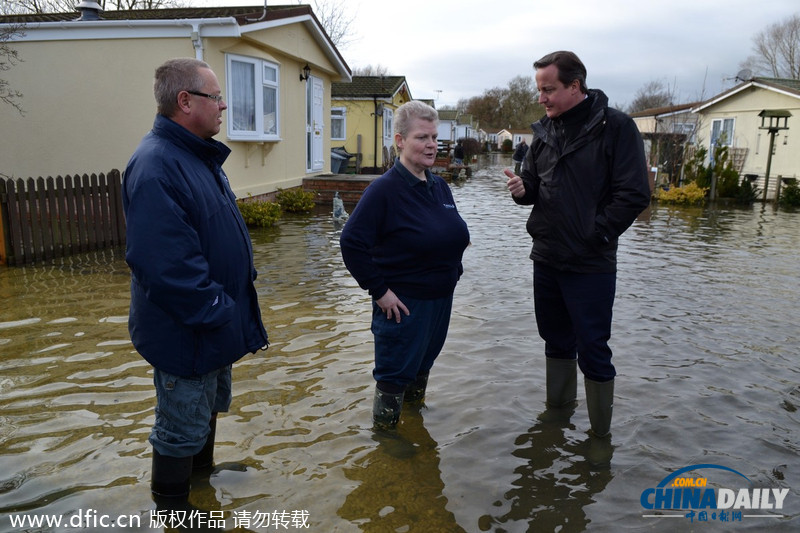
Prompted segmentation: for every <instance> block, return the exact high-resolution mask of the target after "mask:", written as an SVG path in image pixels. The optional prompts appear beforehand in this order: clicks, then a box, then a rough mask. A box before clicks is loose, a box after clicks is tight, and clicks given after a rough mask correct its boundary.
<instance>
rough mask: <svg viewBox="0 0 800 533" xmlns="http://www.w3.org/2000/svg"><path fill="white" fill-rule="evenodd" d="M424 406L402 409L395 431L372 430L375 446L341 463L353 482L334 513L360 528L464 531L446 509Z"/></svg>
mask: <svg viewBox="0 0 800 533" xmlns="http://www.w3.org/2000/svg"><path fill="white" fill-rule="evenodd" d="M423 411H424V408H423ZM423 411H418V410H417V411H415V410H414V409H405V410H404V413H403V419H402V420H401V422H400V423H399V424H398V427H397V431H396V432H394V431H389V432H381V431H378V432H376V433H375V434H374V435H373V440H374V441H375V442H376V443H377V446H376V447H370V448H367V449H366V450H364V453H360V454H358V457H357V458H354V460H353V461H352V464H351V465H350V466H348V467H346V468H345V469H344V475H345V476H346V477H347V479H348V480H350V481H351V482H352V483H351V484H352V485H353V488H352V491H351V492H349V494H348V495H347V497H346V499H345V501H344V504H343V505H342V507H341V508H340V509H339V510H338V514H339V516H341V517H342V518H344V519H345V520H347V521H348V522H351V523H353V524H357V525H358V526H359V528H360V529H361V530H362V531H368V532H375V533H378V532H383V531H417V530H419V531H448V532H453V533H458V532H463V531H464V529H463V528H462V527H461V526H459V525H458V523H457V522H456V519H455V516H454V515H453V513H452V511H449V510H448V509H447V504H448V501H447V498H446V497H445V496H444V494H443V490H444V483H443V482H442V479H441V471H440V468H439V452H438V444H437V443H436V441H434V440H433V438H432V437H431V435H430V433H429V432H428V430H426V429H425V426H424V423H423ZM398 473H402V475H398Z"/></svg>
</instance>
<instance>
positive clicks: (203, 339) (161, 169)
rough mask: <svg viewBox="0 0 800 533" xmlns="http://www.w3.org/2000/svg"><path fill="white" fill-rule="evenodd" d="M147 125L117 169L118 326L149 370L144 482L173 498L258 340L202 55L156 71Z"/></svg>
mask: <svg viewBox="0 0 800 533" xmlns="http://www.w3.org/2000/svg"><path fill="white" fill-rule="evenodd" d="M154 93H155V98H156V102H157V104H158V114H157V115H156V119H155V123H154V124H153V129H152V130H151V131H150V133H148V134H147V135H146V136H145V137H144V139H142V142H141V143H140V145H139V147H138V148H137V149H136V151H135V152H134V154H133V156H132V157H131V159H130V161H129V163H128V166H127V169H126V170H125V175H124V180H123V187H122V189H123V190H122V199H123V207H124V209H125V216H126V220H127V251H126V255H125V259H126V261H127V263H128V265H129V266H130V269H131V305H130V317H129V322H128V329H129V331H130V335H131V340H132V341H133V344H134V346H135V347H136V350H137V351H138V352H139V353H140V354H141V355H142V357H144V358H145V359H146V360H147V361H148V362H149V363H150V364H151V365H152V366H153V368H154V383H155V388H156V398H157V403H156V418H155V424H154V426H153V430H152V433H151V434H150V442H151V443H152V445H153V472H152V478H151V490H152V492H153V494H154V495H155V496H162V497H174V498H184V497H186V496H187V495H188V492H189V477H190V475H191V472H192V469H193V468H194V469H195V470H196V469H198V468H204V467H209V466H210V465H211V464H212V460H213V449H214V438H215V432H216V416H217V413H218V412H224V411H227V410H228V408H229V406H230V403H231V398H232V394H231V364H232V363H233V362H235V361H237V360H238V359H240V358H241V357H243V356H244V355H245V354H247V353H250V352H256V351H258V350H259V349H266V347H267V345H268V339H267V332H266V330H265V329H264V325H263V324H262V322H261V311H260V309H259V305H258V299H257V295H256V291H255V287H254V285H253V280H255V278H256V270H255V267H254V265H253V251H252V247H251V243H250V236H249V233H248V231H247V227H246V225H245V223H244V221H243V220H242V217H241V215H240V213H239V210H238V207H237V205H236V198H235V196H234V194H233V192H232V191H231V189H230V186H229V184H228V179H227V177H226V176H225V173H224V172H223V171H222V163H223V162H224V161H225V159H226V158H227V156H228V154H229V153H230V149H229V148H228V147H226V146H225V145H224V144H222V143H221V142H219V141H216V140H214V139H212V137H213V136H214V135H216V134H217V133H219V129H220V125H221V124H222V118H221V116H222V111H223V110H225V109H226V108H227V106H226V105H225V102H224V101H223V99H222V96H221V95H220V86H219V82H218V81H217V77H216V75H215V74H214V72H213V71H212V70H211V68H210V67H209V66H208V65H207V64H206V63H204V62H202V61H198V60H195V59H189V58H179V59H173V60H170V61H167V62H166V63H164V64H163V65H161V66H160V67H158V69H157V70H156V74H155V85H154Z"/></svg>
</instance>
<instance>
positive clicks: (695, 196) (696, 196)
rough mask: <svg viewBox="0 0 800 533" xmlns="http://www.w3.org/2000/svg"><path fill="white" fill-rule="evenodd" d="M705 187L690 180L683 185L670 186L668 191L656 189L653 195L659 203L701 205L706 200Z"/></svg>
mask: <svg viewBox="0 0 800 533" xmlns="http://www.w3.org/2000/svg"><path fill="white" fill-rule="evenodd" d="M707 191H708V189H707V188H706V187H699V186H698V185H697V184H696V183H694V182H692V183H689V184H687V185H684V186H683V187H672V188H671V189H669V190H668V191H665V190H663V189H658V190H657V191H656V194H655V197H656V200H658V202H659V203H665V204H676V205H702V204H703V203H705V201H706V192H707Z"/></svg>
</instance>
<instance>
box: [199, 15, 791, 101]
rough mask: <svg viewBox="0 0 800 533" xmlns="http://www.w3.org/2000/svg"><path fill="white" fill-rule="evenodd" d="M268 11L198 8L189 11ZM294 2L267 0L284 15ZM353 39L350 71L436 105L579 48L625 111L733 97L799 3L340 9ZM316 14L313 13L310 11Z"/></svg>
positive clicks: (592, 75)
mask: <svg viewBox="0 0 800 533" xmlns="http://www.w3.org/2000/svg"><path fill="white" fill-rule="evenodd" d="M201 3H202V4H205V5H263V2H259V1H258V0H250V1H248V0H239V1H236V0H217V1H214V0H195V2H193V4H194V5H199V4H201ZM290 3H293V2H292V1H291V0H283V1H280V2H276V1H272V0H271V1H270V2H269V4H270V5H285V4H290ZM342 4H343V5H344V6H345V8H346V9H348V10H352V12H353V13H354V14H355V23H354V25H353V26H354V27H353V30H354V31H353V32H352V33H353V35H354V41H353V42H352V43H351V44H349V45H348V46H345V47H342V48H340V52H341V53H342V55H343V56H344V58H345V61H347V63H348V65H349V66H350V68H351V69H352V68H355V67H363V66H366V65H369V64H371V65H373V66H374V65H381V66H384V67H386V68H387V69H388V71H389V73H390V74H393V75H402V76H405V77H406V80H407V82H408V86H409V89H410V90H411V96H412V97H414V98H431V99H436V106H437V107H441V106H442V105H453V104H456V103H457V102H458V100H459V99H460V98H469V97H472V96H480V95H482V94H483V92H484V91H485V90H487V89H491V88H493V87H506V86H507V85H508V82H509V80H511V79H512V78H514V77H515V76H518V75H523V76H533V75H534V71H533V67H532V64H533V61H535V60H536V59H539V58H540V57H541V56H543V55H545V54H546V53H548V52H552V51H555V50H572V51H573V52H575V53H576V54H578V56H579V57H580V58H581V60H582V61H583V62H584V64H585V65H586V68H587V70H588V76H587V78H588V79H587V84H588V86H589V87H590V88H599V89H602V90H603V91H604V92H605V93H606V94H607V95H608V98H609V102H610V103H611V104H612V105H619V106H624V105H627V104H629V103H630V102H631V101H632V100H633V97H634V94H635V93H636V91H637V90H638V89H639V88H641V87H642V86H643V85H644V84H646V83H647V82H649V81H654V80H655V81H662V82H663V83H664V84H665V85H668V86H669V87H670V88H672V89H673V90H674V92H675V94H676V96H677V98H676V100H677V102H679V103H684V102H689V101H695V100H700V99H703V98H709V97H711V96H713V95H715V94H717V93H719V92H721V91H723V90H725V89H728V88H730V87H732V86H733V85H734V84H735V81H734V80H733V79H732V78H734V77H735V76H736V74H737V72H739V69H740V63H741V62H742V61H743V60H745V59H746V58H747V57H748V56H749V55H751V54H752V42H753V36H754V35H755V34H756V33H758V32H759V31H761V30H763V29H765V28H766V27H767V26H769V25H770V24H773V23H775V22H781V21H783V20H785V19H787V18H788V17H790V16H791V15H793V14H795V13H800V2H798V1H797V0H749V1H748V0H603V1H601V0H572V1H547V2H542V1H538V0H458V1H449V0H404V1H403V2H394V1H388V0H344V1H343V2H342ZM312 5H313V4H312Z"/></svg>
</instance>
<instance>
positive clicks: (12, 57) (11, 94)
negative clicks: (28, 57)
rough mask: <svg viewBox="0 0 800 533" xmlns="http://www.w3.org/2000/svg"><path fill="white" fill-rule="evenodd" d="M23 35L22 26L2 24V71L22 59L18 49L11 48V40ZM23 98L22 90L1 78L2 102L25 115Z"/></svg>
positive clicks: (0, 93) (0, 67) (0, 55)
mask: <svg viewBox="0 0 800 533" xmlns="http://www.w3.org/2000/svg"><path fill="white" fill-rule="evenodd" d="M23 35H24V33H23V31H22V26H19V25H14V24H12V25H5V24H4V25H3V26H0V72H4V71H7V70H9V69H10V68H11V67H13V66H14V65H16V64H17V63H19V62H20V61H22V59H20V57H19V54H18V52H17V50H15V49H14V48H11V45H10V44H9V41H11V39H13V38H15V37H22V36H23ZM21 99H22V93H21V92H19V91H17V90H16V89H13V88H12V87H11V85H10V84H9V83H8V81H7V80H4V79H0V102H3V103H4V104H8V105H10V106H12V107H14V108H15V109H16V110H17V111H19V113H20V115H24V114H25V111H24V110H23V109H22V102H21V101H20V100H21Z"/></svg>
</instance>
